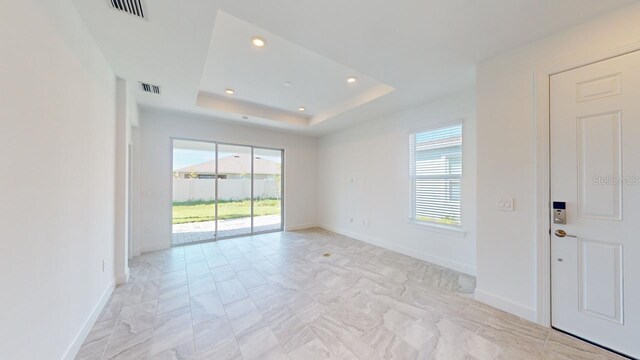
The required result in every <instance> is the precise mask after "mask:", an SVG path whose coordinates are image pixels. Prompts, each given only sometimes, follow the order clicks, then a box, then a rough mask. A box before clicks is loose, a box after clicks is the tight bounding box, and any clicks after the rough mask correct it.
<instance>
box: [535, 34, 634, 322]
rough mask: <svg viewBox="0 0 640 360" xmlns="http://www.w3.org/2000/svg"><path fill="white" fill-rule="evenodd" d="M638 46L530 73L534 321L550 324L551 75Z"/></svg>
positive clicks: (577, 56) (574, 57) (620, 46)
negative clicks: (534, 177)
mask: <svg viewBox="0 0 640 360" xmlns="http://www.w3.org/2000/svg"><path fill="white" fill-rule="evenodd" d="M639 50H640V41H631V42H629V41H626V42H620V43H617V44H613V45H607V46H603V47H600V48H596V49H592V51H590V52H589V53H578V52H574V53H571V54H569V55H568V56H566V57H564V58H557V59H556V60H554V62H553V63H543V64H538V65H536V66H535V68H534V69H533V71H532V73H531V84H532V87H533V92H532V105H533V106H532V114H531V115H532V117H533V118H534V121H535V130H536V131H535V135H534V136H535V144H536V149H535V161H536V169H535V172H536V194H535V197H536V212H535V214H536V230H535V239H536V265H537V269H536V304H535V308H536V316H535V317H536V322H537V323H538V324H539V325H542V326H546V327H550V326H551V233H550V231H549V230H550V225H551V219H550V216H549V214H550V211H551V203H550V201H551V193H550V184H551V178H550V172H549V170H550V158H549V156H550V145H551V144H550V138H549V134H550V88H549V84H550V77H551V75H553V74H557V73H560V72H564V71H568V70H571V69H575V68H578V67H581V66H585V65H589V64H592V63H596V62H599V61H603V60H607V59H610V58H613V57H617V56H621V55H625V54H628V53H632V52H635V51H639Z"/></svg>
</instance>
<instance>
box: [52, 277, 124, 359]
mask: <svg viewBox="0 0 640 360" xmlns="http://www.w3.org/2000/svg"><path fill="white" fill-rule="evenodd" d="M115 287H116V279H115V278H114V279H113V280H111V283H109V285H108V286H107V288H106V289H105V291H104V293H102V297H100V300H98V303H97V304H96V306H94V307H93V310H92V311H91V314H89V317H88V318H87V320H85V322H84V324H82V328H81V329H80V332H78V335H76V337H75V339H73V342H72V343H71V345H70V346H69V348H68V349H67V351H66V352H65V354H64V356H63V357H62V359H63V360H73V359H75V357H76V355H78V351H79V350H80V347H81V346H82V343H84V340H85V339H86V338H87V335H89V332H91V328H92V327H93V324H94V323H95V322H96V320H97V319H98V316H100V313H101V312H102V309H103V308H104V306H105V305H106V303H107V301H108V300H109V297H110V296H111V293H113V290H114V289H115Z"/></svg>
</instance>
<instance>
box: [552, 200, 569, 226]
mask: <svg viewBox="0 0 640 360" xmlns="http://www.w3.org/2000/svg"><path fill="white" fill-rule="evenodd" d="M553 223H554V224H562V225H564V224H566V223H567V203H566V202H564V201H554V202H553Z"/></svg>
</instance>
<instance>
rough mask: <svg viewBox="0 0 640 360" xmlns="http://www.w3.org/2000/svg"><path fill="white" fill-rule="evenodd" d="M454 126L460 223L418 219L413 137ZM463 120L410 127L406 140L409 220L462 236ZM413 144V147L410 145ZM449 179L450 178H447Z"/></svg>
mask: <svg viewBox="0 0 640 360" xmlns="http://www.w3.org/2000/svg"><path fill="white" fill-rule="evenodd" d="M454 126H460V127H461V138H462V140H461V142H460V161H461V164H460V166H461V173H460V176H459V178H456V180H459V181H460V223H459V224H443V223H439V222H435V221H427V220H420V219H418V218H417V216H416V181H417V179H418V176H417V175H415V144H416V141H415V137H416V135H417V134H419V133H424V132H429V131H436V130H439V129H443V128H448V127H454ZM465 127H466V126H465V120H464V119H456V120H450V121H443V122H438V123H434V124H432V125H430V126H425V127H420V128H415V129H411V130H410V131H409V139H408V140H409V141H408V147H409V183H410V186H411V207H410V211H411V213H410V215H409V222H410V223H412V224H416V225H418V226H420V227H428V228H434V229H441V230H444V231H446V232H449V231H450V232H452V233H460V234H462V235H463V236H464V234H466V231H465V230H464V227H463V226H464V211H463V209H464V206H463V201H464V191H463V183H464V181H463V178H464V173H465V170H464V168H465V160H464V159H465V157H464V143H465V140H464V139H465ZM412 146H413V147H412ZM449 180H451V179H449Z"/></svg>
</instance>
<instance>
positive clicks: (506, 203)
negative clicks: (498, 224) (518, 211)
mask: <svg viewBox="0 0 640 360" xmlns="http://www.w3.org/2000/svg"><path fill="white" fill-rule="evenodd" d="M513 204H514V199H513V198H504V199H499V200H498V210H500V211H513V207H514V206H513Z"/></svg>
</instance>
